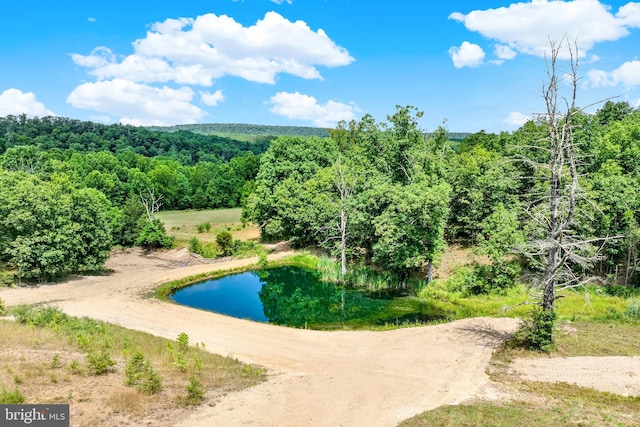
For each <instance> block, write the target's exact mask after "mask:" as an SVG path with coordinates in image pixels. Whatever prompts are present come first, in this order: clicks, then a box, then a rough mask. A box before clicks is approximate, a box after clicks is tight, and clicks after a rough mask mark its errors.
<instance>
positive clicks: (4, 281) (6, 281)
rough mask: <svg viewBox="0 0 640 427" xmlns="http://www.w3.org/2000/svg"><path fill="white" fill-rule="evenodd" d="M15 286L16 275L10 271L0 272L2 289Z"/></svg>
mask: <svg viewBox="0 0 640 427" xmlns="http://www.w3.org/2000/svg"><path fill="white" fill-rule="evenodd" d="M13 285H14V274H13V273H10V272H8V271H0V287H2V286H7V287H8V286H13Z"/></svg>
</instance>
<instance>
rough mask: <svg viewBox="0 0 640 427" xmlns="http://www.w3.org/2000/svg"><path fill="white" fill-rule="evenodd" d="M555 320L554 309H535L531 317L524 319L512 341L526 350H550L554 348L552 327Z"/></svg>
mask: <svg viewBox="0 0 640 427" xmlns="http://www.w3.org/2000/svg"><path fill="white" fill-rule="evenodd" d="M555 321H556V312H555V311H554V310H541V309H536V310H534V311H533V312H532V313H531V318H529V319H525V320H524V321H523V323H522V325H521V326H520V328H519V329H518V330H517V331H516V333H515V335H514V339H513V342H514V344H515V345H516V346H517V347H524V348H526V349H527V350H539V351H546V352H548V351H551V350H553V348H554V341H553V329H554V325H555Z"/></svg>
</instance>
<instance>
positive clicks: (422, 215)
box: [373, 182, 451, 280]
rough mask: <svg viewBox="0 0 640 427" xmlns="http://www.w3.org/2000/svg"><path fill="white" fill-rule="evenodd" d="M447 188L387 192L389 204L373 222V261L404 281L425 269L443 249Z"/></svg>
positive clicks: (414, 186)
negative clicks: (374, 240) (411, 274)
mask: <svg viewBox="0 0 640 427" xmlns="http://www.w3.org/2000/svg"><path fill="white" fill-rule="evenodd" d="M450 192H451V189H450V186H449V185H448V184H447V183H445V182H441V183H439V184H437V185H434V186H429V185H427V183H425V182H422V183H415V184H410V185H407V186H393V187H390V188H389V197H390V203H389V205H388V207H387V208H386V209H385V210H384V212H383V213H382V214H381V215H380V216H378V217H377V218H375V219H374V224H375V233H376V237H377V241H376V243H375V244H374V245H373V260H374V262H376V263H377V264H379V265H381V266H383V267H385V268H387V269H389V270H392V271H394V272H396V273H397V274H398V275H399V276H400V277H401V278H406V277H407V276H408V274H409V273H410V272H411V271H416V270H418V269H420V268H422V267H423V266H424V265H425V264H426V265H427V269H428V277H429V280H431V278H432V267H433V261H434V260H436V259H437V258H438V256H439V255H440V254H441V253H442V251H443V250H444V247H445V240H444V228H445V224H446V221H447V216H448V214H449V195H450Z"/></svg>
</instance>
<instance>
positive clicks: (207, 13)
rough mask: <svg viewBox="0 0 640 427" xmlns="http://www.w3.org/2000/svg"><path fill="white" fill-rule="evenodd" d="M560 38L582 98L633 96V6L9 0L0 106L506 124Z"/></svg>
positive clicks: (190, 117) (146, 115) (519, 112)
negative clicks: (397, 114) (413, 116)
mask: <svg viewBox="0 0 640 427" xmlns="http://www.w3.org/2000/svg"><path fill="white" fill-rule="evenodd" d="M563 39H564V40H565V41H569V42H570V43H572V44H573V45H575V46H576V47H577V52H578V75H579V76H580V82H579V92H578V99H577V104H578V105H579V106H582V107H584V108H585V110H586V111H587V112H593V111H596V110H597V108H598V106H599V105H601V103H602V102H603V101H606V100H608V99H612V100H613V101H616V102H619V101H626V102H629V103H630V104H631V105H632V106H634V107H638V106H640V2H627V1H610V0H605V1H598V0H572V1H549V0H532V1H521V2H509V1H504V0H474V1H469V0H464V1H451V2H436V1H417V0H394V1H383V0H367V1H365V0H180V1H170V2H169V1H154V2H147V1H132V0H127V1H124V0H110V1H108V2H102V1H95V2H94V1H86V0H83V1H77V0H61V1H59V2H50V1H44V0H21V1H13V2H7V4H5V5H3V12H2V14H0V116H6V115H9V114H12V115H19V114H23V113H24V114H27V115H28V116H30V117H36V116H37V117H43V116H48V115H55V116H61V117H69V118H73V119H80V120H91V121H95V122H101V123H122V124H132V125H139V126H149V125H160V126H163V125H176V124H192V123H251V124H262V125H288V126H317V127H334V126H336V124H337V123H338V122H339V121H340V120H345V121H350V120H352V119H355V120H359V119H361V118H362V117H363V116H364V115H366V114H370V115H371V116H373V117H374V118H375V119H376V120H378V121H385V120H386V117H387V115H389V114H393V112H394V111H395V108H396V105H402V106H406V105H411V106H414V107H416V108H417V109H418V110H420V111H423V112H424V116H423V118H422V119H421V120H420V122H419V124H420V126H421V128H423V130H425V131H433V130H435V129H436V128H437V127H438V126H440V125H444V126H445V127H446V128H447V129H448V130H449V131H451V132H478V131H480V130H485V131H487V132H501V131H513V130H516V129H517V128H518V127H519V126H521V125H522V124H523V123H524V122H525V121H526V120H527V119H529V118H531V117H532V116H534V115H536V114H540V113H542V112H543V111H544V100H543V98H542V87H543V84H544V83H545V82H546V79H547V74H546V73H547V61H546V59H545V58H548V55H549V46H550V40H551V41H555V42H558V41H561V40H563ZM563 46H565V44H563ZM566 51H567V50H566V49H563V50H562V52H561V60H560V61H559V64H558V68H559V70H560V71H561V73H563V72H564V70H568V69H569V61H568V60H567V59H566V58H567V55H566V54H565V52H566Z"/></svg>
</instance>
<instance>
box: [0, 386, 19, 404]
mask: <svg viewBox="0 0 640 427" xmlns="http://www.w3.org/2000/svg"><path fill="white" fill-rule="evenodd" d="M24 400H25V399H24V395H23V394H22V393H21V392H20V390H18V389H17V388H14V389H13V390H7V389H5V388H4V387H2V390H1V391H0V404H2V405H17V404H20V403H23V402H24Z"/></svg>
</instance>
